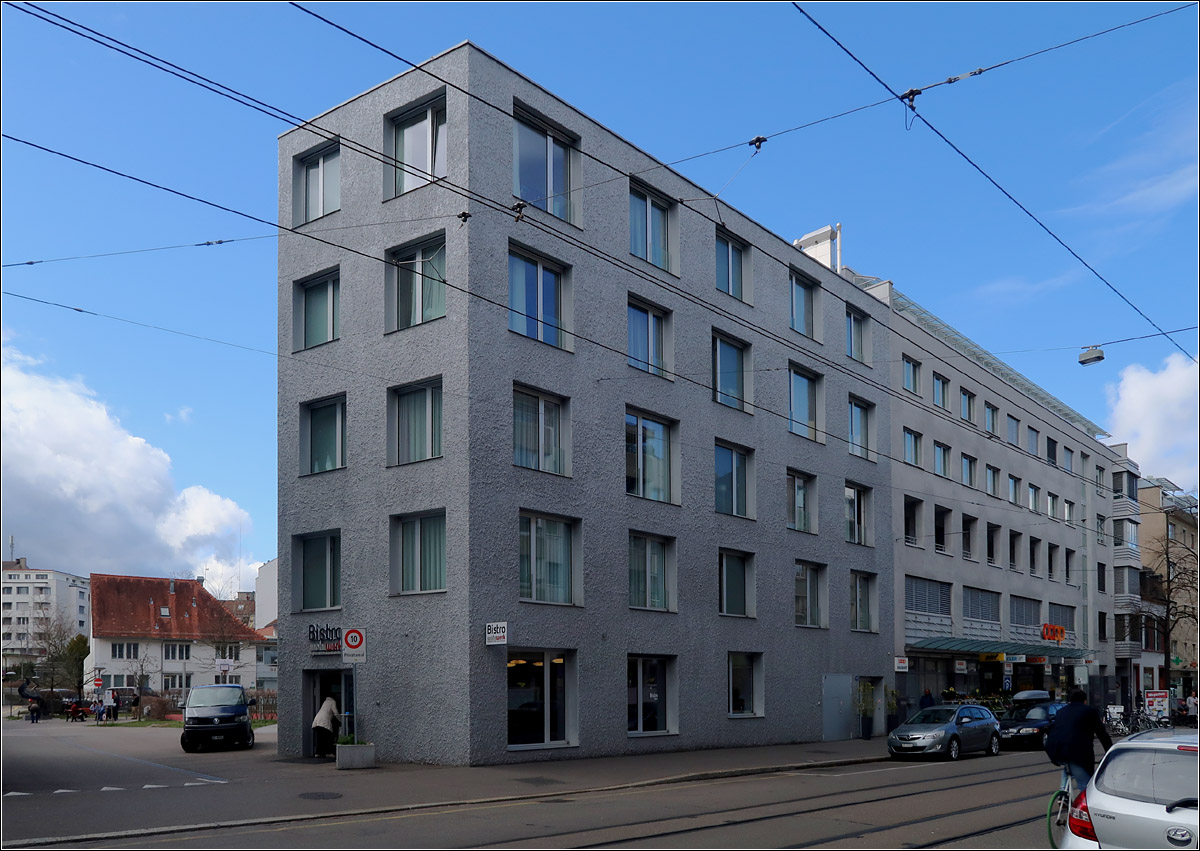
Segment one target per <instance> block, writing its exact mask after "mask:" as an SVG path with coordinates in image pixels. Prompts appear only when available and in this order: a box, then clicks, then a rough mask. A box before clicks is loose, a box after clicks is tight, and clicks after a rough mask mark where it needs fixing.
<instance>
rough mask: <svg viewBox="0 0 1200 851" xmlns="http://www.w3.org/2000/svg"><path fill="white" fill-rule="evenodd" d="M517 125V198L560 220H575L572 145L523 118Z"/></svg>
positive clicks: (514, 142)
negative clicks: (572, 194) (572, 200)
mask: <svg viewBox="0 0 1200 851" xmlns="http://www.w3.org/2000/svg"><path fill="white" fill-rule="evenodd" d="M514 123H515V127H514V128H513V195H516V196H517V197H518V198H520V199H521V200H522V201H525V202H526V203H528V204H532V205H533V206H535V207H537V208H538V209H540V210H545V211H546V212H548V213H550V214H552V215H554V216H557V217H558V218H560V219H564V220H566V221H574V220H575V215H574V210H573V208H572V204H571V189H572V175H571V146H570V144H569V143H568V142H566V141H565V140H563V139H560V138H558V137H557V136H555V135H553V134H552V133H550V132H548V131H546V130H543V129H541V128H540V127H535V126H533V125H532V124H528V123H526V122H524V121H522V120H521V119H519V118H518V119H516V120H515V122H514Z"/></svg>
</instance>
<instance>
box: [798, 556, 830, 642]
mask: <svg viewBox="0 0 1200 851" xmlns="http://www.w3.org/2000/svg"><path fill="white" fill-rule="evenodd" d="M823 578H824V568H822V567H821V566H820V565H818V564H812V563H810V562H806V561H797V562H796V626H824V625H825V624H824V621H823V619H822V606H821V596H822V594H821V584H822V579H823Z"/></svg>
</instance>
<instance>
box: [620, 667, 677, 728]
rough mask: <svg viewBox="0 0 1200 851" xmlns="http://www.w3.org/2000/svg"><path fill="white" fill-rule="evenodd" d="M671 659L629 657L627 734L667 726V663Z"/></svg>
mask: <svg viewBox="0 0 1200 851" xmlns="http://www.w3.org/2000/svg"><path fill="white" fill-rule="evenodd" d="M670 663H671V660H670V659H668V658H664V657H654V656H630V657H629V665H628V676H627V679H626V689H627V692H628V695H629V723H628V726H627V727H626V729H627V730H628V731H629V732H630V733H665V732H667V730H668V729H669V727H668V725H667V706H668V704H667V666H668V665H669V664H670Z"/></svg>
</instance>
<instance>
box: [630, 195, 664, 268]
mask: <svg viewBox="0 0 1200 851" xmlns="http://www.w3.org/2000/svg"><path fill="white" fill-rule="evenodd" d="M669 213H670V207H669V206H668V205H667V204H666V203H665V202H663V201H660V200H659V199H658V198H656V197H654V196H653V195H651V194H649V193H647V192H643V191H641V190H640V189H632V188H631V189H630V190H629V253H630V254H633V255H634V256H636V257H641V258H642V259H643V260H649V261H650V262H651V263H653V264H654V265H655V266H657V267H658V268H660V269H667V270H668V271H669V270H670V268H671V262H670V260H671V255H670V249H669V246H668V244H667V226H668V217H669Z"/></svg>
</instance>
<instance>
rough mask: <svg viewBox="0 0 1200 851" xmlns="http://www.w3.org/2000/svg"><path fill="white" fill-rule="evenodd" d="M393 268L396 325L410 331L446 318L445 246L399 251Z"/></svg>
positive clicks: (429, 246)
mask: <svg viewBox="0 0 1200 851" xmlns="http://www.w3.org/2000/svg"><path fill="white" fill-rule="evenodd" d="M392 262H393V263H394V264H395V265H396V320H395V322H396V325H395V327H396V328H397V329H401V328H411V327H412V326H414V325H419V324H421V323H422V322H428V321H430V320H431V319H440V318H441V317H443V316H445V315H446V244H445V243H444V242H443V243H438V244H436V245H427V246H425V247H424V248H420V249H416V250H413V251H404V252H401V253H399V254H397V255H395V257H394V258H393V259H392Z"/></svg>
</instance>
